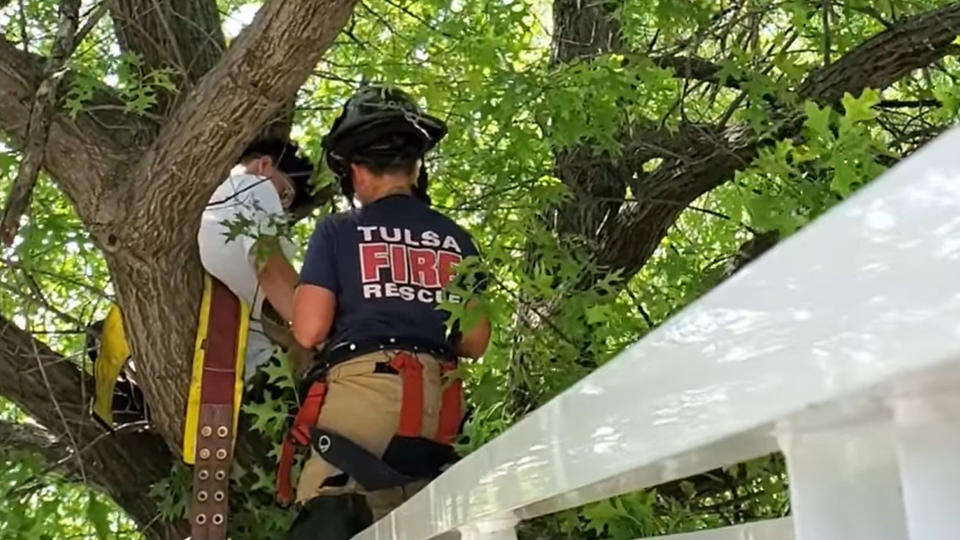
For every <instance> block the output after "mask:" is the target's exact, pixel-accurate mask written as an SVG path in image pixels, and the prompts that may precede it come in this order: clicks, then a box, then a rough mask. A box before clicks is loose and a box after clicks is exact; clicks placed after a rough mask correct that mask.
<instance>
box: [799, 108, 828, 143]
mask: <svg viewBox="0 0 960 540" xmlns="http://www.w3.org/2000/svg"><path fill="white" fill-rule="evenodd" d="M803 110H804V112H805V113H806V115H807V120H806V121H805V122H804V126H806V127H807V129H809V130H810V131H811V132H812V133H813V134H814V135H815V136H817V137H820V138H821V139H824V140H830V139H833V138H834V136H833V132H832V131H830V113H831V110H830V107H823V108H820V106H819V105H817V104H816V103H814V102H813V101H808V102H806V103H805V104H804V106H803Z"/></svg>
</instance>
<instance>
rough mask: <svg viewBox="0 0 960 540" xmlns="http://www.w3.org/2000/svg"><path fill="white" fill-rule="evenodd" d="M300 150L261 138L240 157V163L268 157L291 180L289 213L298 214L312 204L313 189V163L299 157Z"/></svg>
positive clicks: (270, 139)
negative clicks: (292, 189)
mask: <svg viewBox="0 0 960 540" xmlns="http://www.w3.org/2000/svg"><path fill="white" fill-rule="evenodd" d="M299 151H300V148H299V147H298V146H297V144H296V143H294V142H291V141H288V140H286V139H279V138H276V137H263V138H260V139H257V140H255V141H253V142H252V143H250V145H249V146H247V147H246V149H244V151H243V154H241V155H240V163H245V162H247V161H250V160H251V159H257V158H260V157H263V156H270V159H272V160H273V166H274V167H276V168H277V169H279V170H280V171H281V172H283V173H285V174H286V175H287V176H289V177H290V179H291V180H293V185H294V190H295V195H294V198H293V203H291V205H290V211H291V212H293V213H297V212H299V211H300V210H301V209H303V208H309V207H310V205H311V204H313V199H314V196H313V189H312V186H311V185H310V180H311V178H313V163H310V160H309V159H307V158H306V157H304V156H301V155H299Z"/></svg>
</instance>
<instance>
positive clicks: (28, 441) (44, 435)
mask: <svg viewBox="0 0 960 540" xmlns="http://www.w3.org/2000/svg"><path fill="white" fill-rule="evenodd" d="M11 450H12V451H21V452H35V453H37V454H40V455H41V456H43V458H44V459H45V460H46V461H49V462H54V463H56V462H58V461H60V460H62V459H63V458H64V457H67V456H68V455H69V451H68V449H67V447H66V446H65V445H63V444H61V442H60V441H58V440H57V438H56V437H54V436H53V435H52V434H51V433H50V432H49V431H47V430H45V429H43V428H42V427H40V426H37V425H34V424H25V423H15V422H4V421H0V455H2V454H3V453H4V452H5V451H11Z"/></svg>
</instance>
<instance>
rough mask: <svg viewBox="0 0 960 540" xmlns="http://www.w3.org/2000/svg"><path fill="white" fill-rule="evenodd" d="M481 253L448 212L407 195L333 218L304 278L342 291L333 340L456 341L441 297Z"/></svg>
mask: <svg viewBox="0 0 960 540" xmlns="http://www.w3.org/2000/svg"><path fill="white" fill-rule="evenodd" d="M472 255H477V248H476V247H475V246H474V244H473V241H472V240H471V239H470V236H469V235H468V234H467V233H466V231H464V230H463V229H461V228H460V227H459V226H458V225H457V224H456V223H454V222H453V221H452V220H450V219H449V218H447V217H446V216H444V215H442V214H440V213H439V212H436V211H434V210H433V209H431V208H430V207H429V206H427V205H426V204H424V203H423V202H421V201H420V200H419V199H416V198H414V197H411V196H407V195H393V196H388V197H385V198H383V199H379V200H377V201H375V202H373V203H372V204H369V205H366V206H364V207H362V208H358V209H354V210H352V211H350V212H344V213H340V214H335V215H331V216H328V217H327V218H326V219H324V220H323V221H321V222H320V223H319V224H318V225H317V228H316V230H314V232H313V236H311V237H310V244H309V246H308V247H307V254H306V258H305V260H304V263H303V269H302V271H301V274H300V283H307V284H310V285H317V286H320V287H324V288H326V289H329V290H331V291H333V292H334V293H335V294H336V295H337V313H336V317H335V318H334V322H333V328H332V329H331V332H330V336H329V338H328V344H329V345H331V346H336V345H339V344H341V343H344V342H359V341H366V340H377V341H385V340H388V339H390V338H396V339H398V340H407V341H411V342H413V343H416V344H422V345H424V346H437V347H439V346H444V345H448V343H447V336H446V327H445V325H444V323H445V321H446V319H447V317H449V313H448V312H447V311H443V310H438V309H437V304H438V303H439V301H441V300H448V301H459V300H460V299H459V297H457V296H455V295H452V294H451V293H450V292H449V291H446V290H444V289H443V287H444V285H446V284H447V283H448V282H449V281H450V280H452V279H453V277H454V276H455V275H456V268H455V267H456V266H457V264H459V263H460V261H461V260H462V259H464V258H466V257H469V256H472Z"/></svg>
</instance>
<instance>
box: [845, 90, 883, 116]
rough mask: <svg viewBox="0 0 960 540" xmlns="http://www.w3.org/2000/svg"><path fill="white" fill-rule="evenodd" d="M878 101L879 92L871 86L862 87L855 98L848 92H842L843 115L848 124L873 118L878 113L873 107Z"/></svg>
mask: <svg viewBox="0 0 960 540" xmlns="http://www.w3.org/2000/svg"><path fill="white" fill-rule="evenodd" d="M878 103H880V93H879V92H877V91H876V90H874V89H872V88H867V89H864V91H863V92H862V93H861V94H860V97H858V98H855V97H853V96H852V95H851V94H850V93H849V92H847V93H844V94H843V100H842V104H843V111H844V113H843V117H844V118H845V119H846V120H847V121H848V122H849V123H850V124H858V123H860V122H866V121H868V120H873V119H874V118H876V117H877V116H879V115H880V113H879V112H878V111H877V110H876V109H874V108H873V107H874V106H876V105H877V104H878Z"/></svg>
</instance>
